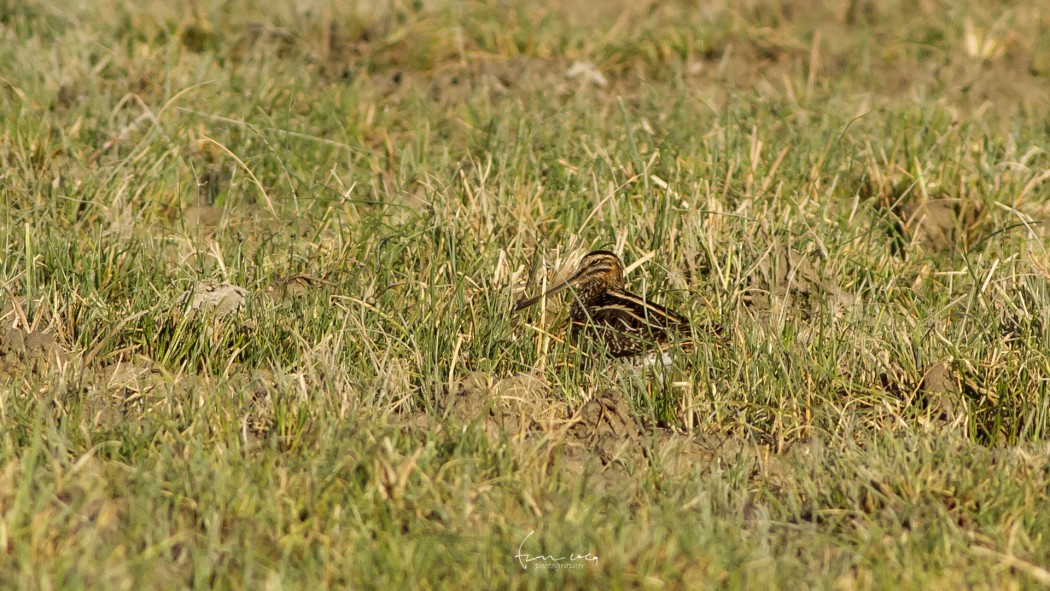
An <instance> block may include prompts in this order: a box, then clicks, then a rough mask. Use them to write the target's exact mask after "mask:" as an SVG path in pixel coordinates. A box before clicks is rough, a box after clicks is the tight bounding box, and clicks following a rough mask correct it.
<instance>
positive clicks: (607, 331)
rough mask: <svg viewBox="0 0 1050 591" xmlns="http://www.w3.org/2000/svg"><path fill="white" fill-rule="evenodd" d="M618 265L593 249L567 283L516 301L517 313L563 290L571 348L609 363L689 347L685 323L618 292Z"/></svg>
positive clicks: (607, 254)
mask: <svg viewBox="0 0 1050 591" xmlns="http://www.w3.org/2000/svg"><path fill="white" fill-rule="evenodd" d="M624 285H625V283H624V266H623V261H621V260H620V257H618V256H616V254H615V253H612V252H610V251H608V250H595V251H592V252H589V253H587V254H586V255H584V257H583V258H582V259H580V262H579V264H578V265H577V267H576V270H575V271H574V272H573V273H572V275H570V276H569V277H568V278H567V279H565V280H563V281H560V282H558V283H557V284H555V285H554V286H552V287H551V288H550V289H548V290H547V291H545V292H543V293H541V294H539V295H537V296H533V297H531V298H525V299H522V300H520V301H519V302H518V303H517V305H516V306H515V309H514V311H515V312H520V311H521V310H524V309H525V308H528V307H529V306H532V305H534V304H535V303H536V302H539V301H540V300H542V299H543V298H546V297H550V296H552V295H555V294H558V293H560V292H562V291H564V290H566V289H571V290H572V293H573V296H574V297H573V302H572V306H571V307H570V308H569V320H570V321H571V324H570V326H569V335H570V337H571V338H572V339H573V340H574V341H575V342H576V343H577V345H581V344H582V345H585V346H586V347H587V348H591V349H592V350H593V348H594V347H595V346H596V345H597V346H598V347H599V348H600V347H601V345H599V343H603V344H604V350H605V351H606V352H607V353H608V354H609V355H611V356H612V357H614V358H623V357H635V356H638V355H641V354H644V353H648V352H651V351H653V350H654V349H661V350H662V349H663V348H664V347H666V346H667V345H669V344H671V343H672V342H677V343H679V345H681V346H683V347H684V348H689V347H691V346H692V339H691V332H692V324H691V323H690V322H689V320H688V319H687V318H686V317H684V316H682V315H680V314H678V313H677V312H674V311H672V310H669V309H667V308H665V307H663V306H660V305H658V304H655V303H653V302H651V301H649V300H647V299H645V298H643V297H641V296H639V295H636V294H633V293H631V292H629V291H627V290H626V289H625V288H624Z"/></svg>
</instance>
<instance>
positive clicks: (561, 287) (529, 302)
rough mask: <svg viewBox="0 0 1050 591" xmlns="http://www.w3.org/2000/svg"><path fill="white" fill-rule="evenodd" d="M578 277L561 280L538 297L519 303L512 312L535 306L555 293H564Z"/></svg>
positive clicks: (577, 274)
mask: <svg viewBox="0 0 1050 591" xmlns="http://www.w3.org/2000/svg"><path fill="white" fill-rule="evenodd" d="M579 275H580V274H579V273H575V274H573V275H572V276H571V277H569V278H568V279H563V280H562V281H560V282H558V283H557V284H555V285H554V287H552V288H550V289H548V290H547V291H545V292H543V293H541V294H540V295H538V296H532V297H531V298H526V299H524V300H521V301H519V302H518V305H517V306H514V311H515V312H518V311H521V310H524V309H525V308H528V307H529V306H531V305H533V304H535V303H536V302H538V301H540V300H542V299H543V298H545V297H549V296H552V295H554V294H556V293H559V292H561V291H564V290H565V288H566V287H569V286H570V285H572V282H573V281H575V280H576V278H577V277H579Z"/></svg>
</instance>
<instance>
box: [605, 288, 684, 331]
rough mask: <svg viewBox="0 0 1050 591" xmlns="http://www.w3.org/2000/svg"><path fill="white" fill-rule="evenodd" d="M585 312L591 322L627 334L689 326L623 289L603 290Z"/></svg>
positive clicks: (674, 314) (680, 317)
mask: <svg viewBox="0 0 1050 591" xmlns="http://www.w3.org/2000/svg"><path fill="white" fill-rule="evenodd" d="M587 311H588V313H590V315H591V319H592V320H593V321H594V322H596V323H599V324H606V325H608V326H611V327H613V328H615V329H617V330H621V331H624V332H630V333H663V332H667V331H668V330H677V329H680V328H684V327H686V326H688V325H689V321H688V320H686V319H685V318H683V317H682V316H680V315H678V314H676V313H674V312H672V311H670V310H668V309H667V308H664V307H663V306H660V305H657V304H654V303H652V302H650V301H648V300H646V299H645V298H642V297H639V296H636V295H634V294H633V293H630V292H627V291H623V290H610V291H607V292H605V293H604V294H602V295H601V296H600V297H599V298H598V299H597V301H595V302H594V303H593V304H592V305H591V306H588V308H587Z"/></svg>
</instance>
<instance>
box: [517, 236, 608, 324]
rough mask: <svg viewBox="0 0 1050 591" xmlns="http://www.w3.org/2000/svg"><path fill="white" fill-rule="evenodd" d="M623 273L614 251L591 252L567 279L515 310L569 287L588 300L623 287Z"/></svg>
mask: <svg viewBox="0 0 1050 591" xmlns="http://www.w3.org/2000/svg"><path fill="white" fill-rule="evenodd" d="M623 273H624V268H623V262H622V261H620V257H618V256H616V255H615V254H613V253H612V252H609V251H608V250H595V251H592V252H589V253H587V254H586V255H585V256H584V257H583V258H582V259H580V264H579V265H577V266H576V270H575V271H574V272H573V274H572V275H570V276H569V277H568V278H567V279H565V280H563V281H560V282H558V283H556V284H555V285H553V286H552V287H551V288H550V289H548V290H547V291H545V292H543V293H541V294H540V295H538V296H534V297H531V298H527V299H524V300H521V301H520V302H518V305H517V306H516V307H515V311H517V310H522V309H524V308H528V307H529V306H531V305H533V304H535V303H536V302H538V301H540V300H541V299H543V298H545V297H548V296H552V295H554V294H557V293H559V292H561V291H563V290H565V289H566V288H569V287H571V288H573V289H574V290H575V291H576V292H577V295H578V296H579V297H580V299H582V300H584V301H585V302H586V300H588V299H589V298H590V297H591V296H592V295H594V294H598V293H601V292H603V291H607V290H610V289H621V288H623Z"/></svg>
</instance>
